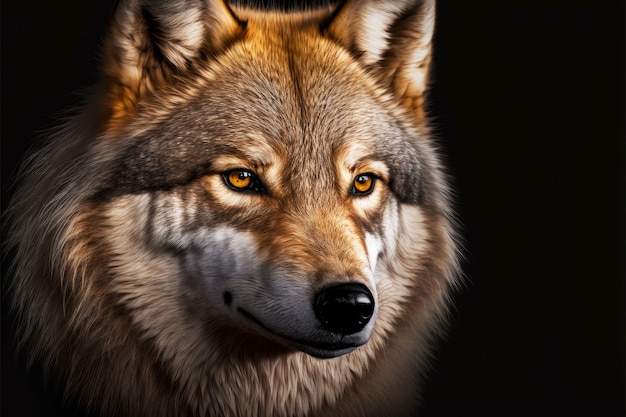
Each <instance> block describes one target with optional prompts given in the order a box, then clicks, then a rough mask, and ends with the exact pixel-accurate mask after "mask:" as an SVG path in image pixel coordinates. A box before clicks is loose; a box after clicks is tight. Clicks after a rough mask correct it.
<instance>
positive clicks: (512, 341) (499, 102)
mask: <svg viewBox="0 0 626 417" xmlns="http://www.w3.org/2000/svg"><path fill="white" fill-rule="evenodd" d="M113 7H114V1H113V0H108V1H78V0H71V1H69V0H67V1H64V2H44V1H41V0H4V1H3V2H2V73H1V75H2V131H1V133H2V187H3V190H2V208H3V209H4V208H5V207H6V205H7V200H8V198H9V197H10V194H11V192H12V188H11V184H12V181H13V180H14V178H13V174H14V172H15V169H16V166H17V163H18V161H19V160H20V158H22V157H23V154H24V152H25V150H26V149H27V148H28V147H30V146H32V145H33V144H35V143H36V137H37V134H38V132H39V133H40V132H41V131H42V130H43V129H46V128H50V127H52V126H54V121H55V120H57V119H58V117H59V114H60V113H59V112H60V111H62V110H63V109H66V108H68V107H69V106H71V105H72V104H73V103H75V102H77V101H78V100H79V98H80V96H79V95H78V94H77V92H80V91H81V89H84V88H85V87H87V86H89V85H90V84H92V83H93V82H94V81H95V80H96V77H97V64H98V56H99V52H98V51H99V47H100V45H101V40H102V36H103V34H104V32H105V30H106V27H107V21H108V18H109V17H110V15H111V13H112V10H113ZM438 12H439V15H438V28H437V35H436V39H435V60H434V73H433V74H434V76H433V82H434V84H433V89H432V93H431V99H430V104H429V105H430V114H431V115H432V116H433V121H434V124H435V126H436V133H437V136H438V137H439V140H440V142H441V144H442V147H443V149H444V153H445V159H446V161H447V163H448V165H449V167H450V171H451V173H452V176H453V177H454V179H455V180H454V184H455V189H456V191H457V193H456V194H457V207H458V212H459V217H460V220H461V223H462V224H463V236H464V239H465V245H464V246H465V248H466V254H467V256H466V261H465V262H464V271H465V275H466V284H465V288H464V289H463V290H462V291H460V292H459V293H457V294H456V295H455V302H456V303H455V305H456V307H455V309H454V312H453V316H452V326H451V328H450V331H449V333H448V336H447V337H446V339H445V340H444V341H443V342H442V343H441V345H440V349H439V351H438V353H437V359H436V360H435V362H434V365H435V366H434V369H433V371H432V372H431V374H430V378H429V381H428V383H427V384H426V391H425V404H424V412H423V416H424V417H429V416H458V415H482V416H518V415H519V416H526V415H533V416H544V415H546V416H548V415H567V416H591V415H594V416H623V415H624V389H625V388H624V326H625V324H624V288H625V287H624V250H625V249H624V218H625V215H624V182H625V181H624V176H625V172H624V154H625V146H624V143H625V137H624V124H625V121H624V111H625V108H624V78H625V74H624V37H625V34H624V5H623V3H622V2H619V1H616V2H613V3H610V2H602V1H595V2H588V1H566V0H549V1H548V0H544V1H540V0H526V1H522V0H512V1H486V0H476V1H457V2H451V1H447V2H445V1H443V0H441V1H440V3H439V6H438ZM5 267H6V263H5ZM3 279H4V278H3ZM2 312H3V321H2V414H3V415H6V416H52V415H61V413H60V411H59V401H58V399H57V398H56V397H55V396H53V395H50V394H49V393H46V392H44V390H42V388H41V385H40V383H39V382H37V380H36V379H35V378H31V379H26V377H25V375H24V372H23V364H22V362H21V361H20V360H17V361H15V360H14V355H15V354H14V352H13V349H12V347H11V346H12V332H11V326H10V323H11V321H10V318H9V317H8V316H7V305H6V302H5V300H4V299H3V306H2ZM18 359H19V357H18ZM103 383H106V382H103Z"/></svg>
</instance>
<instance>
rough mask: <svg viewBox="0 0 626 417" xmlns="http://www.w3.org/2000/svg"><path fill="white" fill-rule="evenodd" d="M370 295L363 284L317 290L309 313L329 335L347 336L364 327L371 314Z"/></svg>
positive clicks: (372, 300)
mask: <svg viewBox="0 0 626 417" xmlns="http://www.w3.org/2000/svg"><path fill="white" fill-rule="evenodd" d="M375 306H376V304H375V301H374V296H373V295H372V293H371V292H370V290H369V289H368V288H367V287H366V286H365V285H363V284H356V283H348V284H346V283H339V284H332V285H329V286H326V287H325V288H323V289H322V290H321V291H319V292H318V293H317V294H316V296H315V300H314V302H313V311H314V312H315V316H316V317H317V319H318V320H319V322H320V323H321V324H322V326H323V327H324V328H325V329H326V330H328V331H329V332H333V333H338V334H341V335H351V334H355V333H358V332H360V331H361V330H363V329H364V328H365V326H367V324H368V323H369V321H370V320H371V319H372V316H373V315H374V308H375Z"/></svg>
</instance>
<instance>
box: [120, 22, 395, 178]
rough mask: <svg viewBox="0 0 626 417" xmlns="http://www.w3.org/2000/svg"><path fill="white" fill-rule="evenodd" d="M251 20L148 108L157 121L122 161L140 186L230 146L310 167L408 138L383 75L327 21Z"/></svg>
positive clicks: (367, 154) (194, 169)
mask: <svg viewBox="0 0 626 417" xmlns="http://www.w3.org/2000/svg"><path fill="white" fill-rule="evenodd" d="M249 25H250V30H249V32H248V33H247V35H246V36H245V38H244V39H242V40H240V41H239V42H237V43H235V44H234V45H232V46H231V47H230V48H229V49H228V50H227V51H226V52H225V53H224V54H223V55H221V56H220V57H218V58H217V59H215V60H213V61H212V62H211V63H209V64H207V67H206V68H205V69H204V70H202V71H200V73H199V74H198V75H197V77H198V78H197V79H196V80H192V81H188V82H187V86H189V85H190V86H191V87H190V91H191V93H186V94H178V96H177V98H176V103H175V105H172V106H163V104H162V103H160V102H158V101H156V102H155V103H153V107H152V109H148V110H147V111H145V112H144V114H143V115H142V116H141V117H142V119H143V120H142V121H140V123H144V124H145V123H147V125H148V126H149V127H148V128H146V129H141V130H140V131H141V133H137V134H134V135H133V136H134V137H133V138H132V141H130V142H131V143H130V144H129V145H127V146H128V148H127V151H126V152H125V155H123V157H122V158H121V159H122V162H121V163H120V164H118V165H119V166H118V167H115V168H116V171H118V172H124V173H125V174H126V175H124V177H127V178H128V180H123V179H121V180H119V181H127V182H128V183H129V184H130V183H132V184H133V188H135V189H136V188H144V187H149V188H156V187H160V186H162V184H165V185H172V184H177V183H183V182H185V181H187V180H188V179H189V178H193V177H195V176H198V175H200V174H202V172H206V171H207V170H210V168H211V166H210V165H211V161H212V160H214V159H215V158H217V157H219V156H221V155H223V154H225V153H226V154H237V155H240V156H242V157H243V158H247V159H252V160H254V161H256V162H258V163H259V164H269V163H271V162H272V161H271V160H272V158H276V157H279V158H280V157H283V160H285V161H288V164H287V165H286V168H287V169H289V168H290V167H291V170H292V171H294V174H300V173H303V170H305V169H307V168H306V167H313V168H311V169H314V168H319V167H324V166H329V162H330V160H332V158H333V157H334V156H335V155H338V154H344V155H345V154H346V149H345V148H346V147H347V146H348V144H354V143H355V142H358V144H359V146H353V145H350V147H351V148H352V149H357V150H358V151H359V155H357V156H355V155H351V158H352V159H353V160H355V162H358V161H357V160H358V159H359V157H362V158H370V159H380V160H385V159H386V158H385V157H384V155H382V154H383V153H384V154H387V153H390V154H391V153H395V154H396V155H397V154H398V152H393V150H394V149H395V150H396V151H397V150H398V149H399V148H402V147H404V146H406V145H405V144H404V142H405V140H404V139H403V138H404V136H405V134H406V132H405V129H404V127H403V125H402V124H401V123H399V122H397V121H396V119H395V118H394V117H392V114H393V112H392V111H391V110H390V109H389V108H388V107H389V106H387V102H386V101H385V100H384V99H383V98H382V97H383V95H381V94H380V93H379V91H378V88H377V86H376V83H375V82H374V81H373V79H372V78H371V77H370V76H369V75H368V74H367V72H366V71H365V70H364V69H363V68H362V67H361V66H360V65H359V64H357V63H356V62H355V60H354V58H352V56H351V55H350V54H348V53H347V52H346V51H345V50H344V49H342V48H341V47H339V46H338V45H336V44H335V43H334V42H332V41H331V40H329V39H326V38H324V37H322V36H321V35H320V34H319V29H318V28H317V27H315V29H313V28H306V27H305V28H302V27H297V28H294V27H291V26H289V25H287V26H285V25H283V26H280V25H278V26H277V27H278V28H279V29H273V28H270V27H269V26H267V25H265V26H258V27H255V26H254V24H253V22H251V23H250V24H249ZM176 88H180V87H176V86H175V88H174V89H176ZM162 107H166V110H161V108H162ZM151 112H152V113H151ZM153 114H158V115H159V117H154V116H153ZM152 120H157V121H152ZM378 154H380V155H378ZM400 154H402V153H400ZM377 156H378V157H377ZM329 175H330V174H329ZM329 179H330V178H329Z"/></svg>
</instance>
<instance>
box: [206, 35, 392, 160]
mask: <svg viewBox="0 0 626 417" xmlns="http://www.w3.org/2000/svg"><path fill="white" fill-rule="evenodd" d="M254 29H255V28H254V26H253V28H251V30H250V32H249V33H248V35H247V36H246V38H245V39H244V40H243V41H241V42H239V43H238V44H236V45H235V46H233V47H232V48H231V49H230V50H229V51H228V52H227V53H226V54H225V55H224V56H223V57H222V59H220V60H219V61H218V62H217V63H215V64H214V65H213V67H212V79H213V80H212V82H211V83H210V86H209V88H207V89H206V90H205V91H204V92H203V93H202V94H201V96H200V97H199V100H200V101H202V102H204V103H206V107H213V108H214V109H215V111H216V114H220V115H221V117H220V119H221V120H224V121H227V122H228V127H229V128H231V129H240V130H245V131H247V132H249V131H254V132H258V133H261V134H262V135H263V136H265V137H266V138H267V139H268V140H270V141H272V142H273V144H274V145H276V147H277V148H285V147H287V148H291V147H294V146H296V147H302V146H312V145H319V146H321V145H326V146H330V147H333V146H338V145H340V144H341V142H342V141H343V140H344V139H345V138H346V137H348V136H351V135H352V134H358V133H362V132H351V131H359V130H360V129H361V127H363V126H362V123H363V120H364V119H366V118H367V119H368V120H372V121H373V122H374V123H372V124H373V125H378V126H380V125H381V124H383V123H384V119H385V117H384V113H385V111H384V109H383V108H382V106H381V103H380V102H378V101H377V100H376V95H377V87H376V85H375V83H374V82H373V81H372V80H371V78H370V77H369V76H368V75H367V73H366V72H365V71H364V70H363V69H362V68H361V67H360V66H359V65H358V64H356V62H355V61H354V59H353V58H352V56H351V55H349V54H348V53H347V52H346V51H345V50H343V49H342V48H340V47H339V46H337V45H336V44H334V43H333V42H332V41H330V40H328V39H325V38H323V37H321V36H320V35H319V34H318V33H317V31H313V30H306V29H302V28H298V30H289V27H287V28H283V30H274V29H270V28H268V27H266V26H262V27H260V28H256V30H254ZM369 130H370V131H372V130H373V129H371V128H370V129H369ZM240 133H245V132H240ZM372 133H374V132H372ZM360 136H362V135H360Z"/></svg>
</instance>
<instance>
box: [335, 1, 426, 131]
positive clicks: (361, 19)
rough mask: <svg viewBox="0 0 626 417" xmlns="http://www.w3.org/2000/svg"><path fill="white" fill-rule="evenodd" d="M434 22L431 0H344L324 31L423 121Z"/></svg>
mask: <svg viewBox="0 0 626 417" xmlns="http://www.w3.org/2000/svg"><path fill="white" fill-rule="evenodd" d="M434 28H435V0H347V1H346V2H345V3H343V4H342V5H341V6H340V7H339V9H338V10H337V11H336V12H335V15H334V17H333V18H332V20H331V21H330V23H329V25H328V32H329V34H330V36H331V37H333V38H334V39H336V40H337V41H338V42H340V43H341V44H342V45H344V46H345V47H346V48H347V49H348V50H350V51H351V52H352V53H353V54H354V55H355V56H357V57H358V59H359V60H360V61H361V62H363V63H364V64H365V65H366V66H368V67H370V69H372V70H373V71H374V73H376V74H377V75H378V76H379V77H380V79H381V82H383V83H384V84H385V85H386V86H387V87H389V88H390V89H391V91H392V92H393V93H394V94H396V97H397V99H398V100H400V102H401V103H402V104H403V105H404V106H405V107H407V108H408V109H409V110H411V111H412V112H413V114H414V115H415V117H416V119H417V121H418V122H421V121H422V120H423V118H424V110H423V106H424V93H425V91H426V87H427V82H428V71H429V65H430V58H431V45H432V38H433V32H434Z"/></svg>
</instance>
